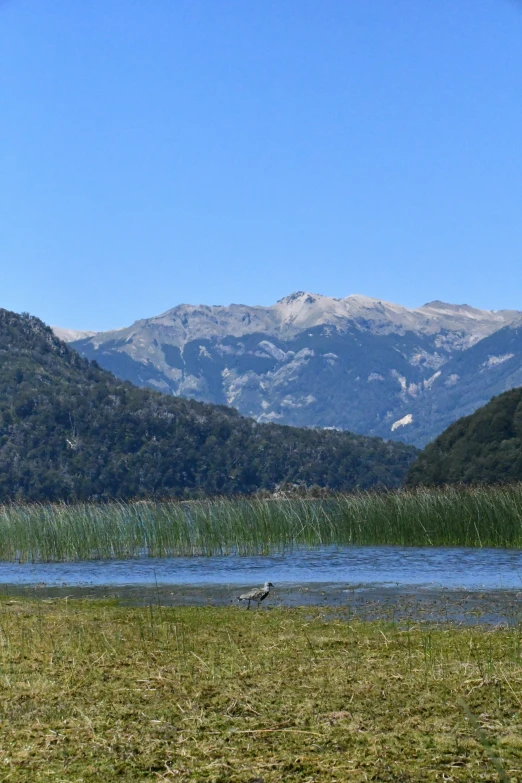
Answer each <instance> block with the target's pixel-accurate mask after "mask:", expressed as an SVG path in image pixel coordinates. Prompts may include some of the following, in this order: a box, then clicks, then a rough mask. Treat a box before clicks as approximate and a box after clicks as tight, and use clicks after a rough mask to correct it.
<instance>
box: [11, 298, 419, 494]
mask: <svg viewBox="0 0 522 783" xmlns="http://www.w3.org/2000/svg"><path fill="white" fill-rule="evenodd" d="M417 454H418V452H417V450H416V449H415V448H413V447H412V446H406V445H404V444H402V443H390V442H388V443H386V442H384V441H382V440H380V439H379V438H368V437H365V436H361V435H352V434H351V433H348V432H331V431H325V430H317V429H315V430H314V429H297V428H293V427H284V426H280V425H278V424H258V423H257V422H255V421H253V420H252V419H250V418H246V417H243V416H241V415H240V414H239V413H238V412H237V411H236V410H234V409H232V408H229V407H224V406H215V405H207V404H205V403H202V402H197V401H195V400H185V399H180V398H175V397H173V396H172V395H169V394H161V393H159V392H157V391H153V390H151V389H139V388H136V387H135V386H132V385H131V384H130V383H128V382H124V381H122V380H120V379H117V378H115V377H114V375H112V374H111V373H109V372H107V371H106V370H104V369H102V368H100V367H98V366H96V365H95V364H93V363H91V362H89V361H87V360H86V359H84V358H82V357H81V356H79V355H78V353H77V352H76V351H74V350H72V349H71V348H70V347H69V346H68V345H66V344H65V343H64V342H62V341H61V340H59V339H58V338H57V337H56V336H55V335H54V334H53V332H52V331H51V329H50V328H49V327H47V326H46V325H45V324H44V323H42V321H40V320H39V319H38V318H35V317H34V316H30V315H27V314H23V315H18V314H16V313H12V312H9V311H7V310H2V309H0V503H4V502H7V501H11V500H24V501H27V500H30V501H39V502H48V501H62V500H68V501H74V500H94V499H97V500H107V499H111V498H120V499H129V498H137V497H147V498H150V497H156V498H158V497H159V498H161V497H182V498H191V497H202V496H208V495H234V494H235V495H237V494H249V493H252V492H256V491H259V490H267V491H270V492H272V491H274V490H275V489H277V488H278V487H280V486H281V485H282V484H291V485H299V486H300V487H303V486H306V487H311V486H313V485H316V487H324V488H329V489H332V490H343V491H349V490H353V489H370V488H372V487H380V488H383V487H396V486H398V485H399V484H400V483H401V482H402V480H403V479H404V476H405V474H406V471H407V469H408V467H409V465H410V464H411V462H412V461H413V460H414V459H415V457H416V456H417Z"/></svg>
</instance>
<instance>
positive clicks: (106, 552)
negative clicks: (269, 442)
mask: <svg viewBox="0 0 522 783" xmlns="http://www.w3.org/2000/svg"><path fill="white" fill-rule="evenodd" d="M351 544H358V545H366V544H368V545H372V544H373V545H386V544H396V545H401V546H471V547H506V548H522V484H516V485H511V486H506V487H496V488H486V487H477V488H457V487H450V488H445V489H419V490H414V491H408V492H403V491H398V492H389V493H366V492H361V493H355V494H350V495H333V496H329V497H326V498H287V497H279V498H269V499H261V498H255V497H250V498H241V499H229V498H227V499H225V498H218V499H213V500H197V501H191V502H177V501H163V502H158V501H153V500H150V501H137V502H133V503H120V502H110V503H103V504H102V503H98V504H95V503H77V504H74V505H72V504H71V505H67V504H49V505H45V504H31V505H29V504H21V503H13V504H10V505H5V506H2V507H0V560H4V561H18V560H19V561H46V562H49V561H70V560H87V559H111V558H118V559H119V558H130V557H137V556H143V555H146V556H150V557H176V556H192V555H206V556H212V555H224V554H233V553H237V554H242V555H255V554H268V553H271V552H282V551H285V550H289V549H293V548H296V547H306V548H310V547H320V546H332V545H333V546H347V545H351Z"/></svg>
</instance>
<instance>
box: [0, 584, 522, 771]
mask: <svg viewBox="0 0 522 783" xmlns="http://www.w3.org/2000/svg"><path fill="white" fill-rule="evenodd" d="M520 637H521V628H520V627H517V628H509V629H502V628H494V629H491V628H489V629H488V628H480V627H473V628H469V627H468V628H462V627H455V626H450V625H440V626H437V625H435V626H433V625H427V624H426V625H425V624H423V623H419V622H416V623H411V624H408V625H406V626H402V625H400V624H396V623H392V622H361V621H358V620H357V619H356V618H354V617H353V616H352V615H351V614H350V613H349V612H347V611H345V610H333V609H331V608H330V609H328V614H325V613H324V611H321V610H319V609H306V610H304V609H273V610H266V609H265V610H259V611H255V612H245V611H241V610H239V609H236V608H232V607H225V608H211V607H209V608H199V609H197V608H166V607H161V606H150V607H146V608H141V609H138V608H125V607H121V606H118V605H117V604H116V603H111V602H109V601H77V600H74V601H71V600H63V599H62V600H55V601H48V602H44V601H30V600H25V599H23V600H20V601H8V600H5V599H4V600H2V601H0V640H1V643H0V694H1V699H0V779H1V780H2V781H6V783H7V782H8V781H9V783H22V782H23V783H26V782H27V781H29V780H30V781H36V782H38V781H48V780H53V781H57V783H66V782H67V783H72V782H74V781H82V782H83V783H94V782H95V781H96V783H98V781H100V780H103V781H107V782H108V783H110V782H111V781H129V783H130V781H138V780H155V781H158V780H161V781H199V782H201V783H203V782H205V781H208V782H209V783H210V781H212V782H213V783H252V781H263V783H276V782H277V783H294V781H295V782H296V783H297V781H299V782H300V783H303V781H308V782H310V783H311V782H312V781H316V782H318V783H322V782H323V781H329V782H330V781H332V782H333V783H337V782H339V783H341V782H343V783H344V782H345V781H355V782H356V783H358V782H359V781H361V782H362V781H371V780H373V781H380V782H383V783H384V782H385V781H390V782H391V781H404V782H405V783H408V782H409V783H413V782H414V781H419V782H420V781H422V782H423V783H425V782H426V781H441V780H452V781H470V780H473V781H475V780H477V781H478V780H480V781H498V780H499V774H500V772H499V770H500V771H501V772H502V774H503V775H504V776H505V777H504V778H503V779H504V780H510V781H512V782H513V783H515V782H516V781H521V780H522V731H521V729H522V726H521V709H522V660H521V657H520Z"/></svg>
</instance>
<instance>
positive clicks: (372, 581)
mask: <svg viewBox="0 0 522 783" xmlns="http://www.w3.org/2000/svg"><path fill="white" fill-rule="evenodd" d="M265 580H270V581H272V582H274V584H276V585H279V586H283V585H302V584H320V583H328V584H330V585H332V584H344V585H345V586H365V585H366V586H382V587H385V586H389V587H394V586H395V587H397V586H399V587H410V586H418V587H424V588H452V589H456V588H462V589H465V590H477V589H478V590H484V589H485V590H502V589H504V590H505V589H510V590H522V551H519V550H503V549H465V548H457V547H437V548H435V547H434V548H423V547H397V546H378V547H371V546H364V547H362V546H353V547H342V548H335V547H329V548H322V549H311V550H294V551H293V552H287V553H285V554H279V555H271V556H255V557H240V556H232V555H229V556H226V557H190V558H187V557H178V558H168V559H167V558H165V559H159V558H136V559H132V560H94V561H80V562H73V563H6V562H1V563H0V584H5V585H7V584H10V585H27V586H29V585H38V584H45V585H47V586H53V585H54V586H58V585H63V586H71V587H74V586H78V587H79V586H93V587H94V586H102V585H103V586H114V587H118V586H123V585H136V586H139V585H154V584H157V585H186V586H209V585H256V584H260V583H262V582H264V581H265Z"/></svg>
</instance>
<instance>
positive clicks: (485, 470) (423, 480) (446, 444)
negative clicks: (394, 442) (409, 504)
mask: <svg viewBox="0 0 522 783" xmlns="http://www.w3.org/2000/svg"><path fill="white" fill-rule="evenodd" d="M521 480H522V389H512V390H511V391H507V392H505V393H504V394H501V395H500V396H498V397H493V399H492V400H491V401H490V402H488V404H487V405H484V407H483V408H479V410H478V411H475V413H473V414H472V415H471V416H465V417H464V418H462V419H459V420H458V421H456V422H455V423H454V424H452V425H451V426H450V427H448V428H447V430H445V431H444V432H443V433H442V435H439V437H438V438H437V439H436V440H434V441H433V443H430V444H429V445H428V446H426V448H425V449H424V451H423V452H422V453H421V455H420V457H419V458H418V460H417V461H416V462H415V463H414V464H413V465H412V466H411V468H410V471H409V473H408V476H407V479H406V484H407V485H408V486H411V487H414V486H420V485H427V486H430V485H431V486H437V485H439V486H440V485H442V484H455V483H463V484H501V483H506V482H512V481H521Z"/></svg>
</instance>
